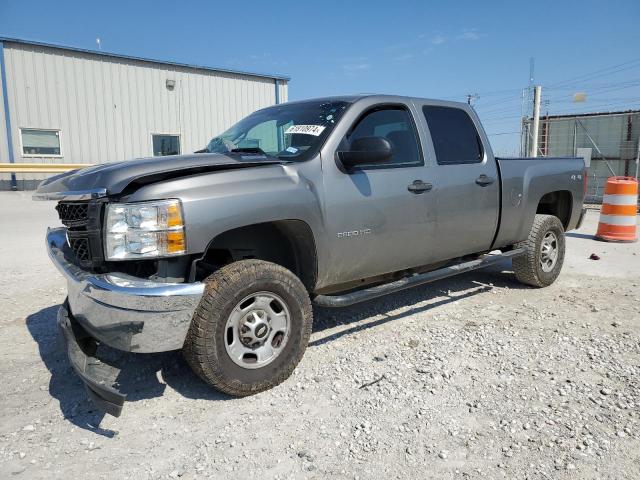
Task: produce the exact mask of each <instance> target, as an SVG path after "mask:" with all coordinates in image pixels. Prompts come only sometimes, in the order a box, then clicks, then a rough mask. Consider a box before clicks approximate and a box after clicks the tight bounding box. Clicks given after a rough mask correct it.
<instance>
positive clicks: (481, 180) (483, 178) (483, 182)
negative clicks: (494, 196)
mask: <svg viewBox="0 0 640 480" xmlns="http://www.w3.org/2000/svg"><path fill="white" fill-rule="evenodd" d="M495 181H496V179H495V178H493V177H489V176H487V175H485V174H484V173H483V174H482V175H480V176H479V177H478V178H476V183H477V184H478V185H480V186H481V187H486V186H487V185H491V184H492V183H493V182H495Z"/></svg>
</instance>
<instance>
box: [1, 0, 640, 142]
mask: <svg viewBox="0 0 640 480" xmlns="http://www.w3.org/2000/svg"><path fill="white" fill-rule="evenodd" d="M0 35H3V36H10V37H19V38H26V39H31V40H40V41H44V42H50V43H58V44H63V45H70V46H76V47H83V48H89V49H92V48H96V42H95V39H96V37H100V39H101V41H102V49H103V50H105V51H110V52H115V53H122V54H129V55H135V56H142V57H151V58H158V59H165V60H174V61H180V62H185V63H197V64H203V65H211V66H219V67H226V68H233V69H241V70H250V71H258V72H269V73H281V74H287V75H289V76H291V77H292V81H291V83H290V86H289V98H290V99H291V100H295V99H302V98H308V97H317V96H323V95H331V94H343V93H357V92H380V93H394V94H402V95H415V96H422V97H431V98H446V99H456V100H461V101H464V100H465V99H466V95H467V94H469V93H477V94H478V95H479V99H478V100H476V102H475V106H476V109H477V110H478V112H479V114H480V116H481V118H482V119H483V122H484V123H485V126H486V129H487V131H488V133H490V134H491V140H492V144H493V145H494V149H495V150H496V151H497V153H500V154H512V153H517V149H518V147H517V145H518V134H517V133H513V132H517V131H518V130H519V117H520V113H521V109H522V98H521V97H522V89H523V88H526V87H527V85H528V82H529V58H530V57H534V58H535V80H536V83H539V84H541V85H542V86H543V98H544V99H545V100H546V101H548V103H547V102H545V105H544V106H543V113H545V112H546V111H549V113H552V114H553V113H569V112H578V111H609V110H621V109H627V108H638V107H640V1H638V0H628V1H615V0H610V1H590V0H586V1H580V2H578V1H561V0H556V1H537V2H536V1H528V2H518V1H514V0H511V1H495V2H488V1H477V0H476V1H458V2H453V1H452V2H445V1H433V2H426V1H422V2H421V1H403V0H396V1H394V2H390V1H386V2H380V1H377V0H370V1H362V2H348V1H345V0H343V1H341V2H333V1H320V2H273V1H271V2H252V1H245V2H239V1H226V2H204V1H201V2H195V1H182V2H178V1H173V2H169V1H164V0H157V1H153V2H151V1H131V0H130V1H128V2H120V1H116V0H112V1H102V2H94V1H89V0H84V1H79V0H73V1H51V0H48V1H34V0H0ZM609 67H611V68H609ZM576 92H585V93H586V94H587V100H586V102H583V103H574V102H573V101H572V96H573V94H574V93H576ZM527 109H528V107H527ZM214 133H215V132H214Z"/></svg>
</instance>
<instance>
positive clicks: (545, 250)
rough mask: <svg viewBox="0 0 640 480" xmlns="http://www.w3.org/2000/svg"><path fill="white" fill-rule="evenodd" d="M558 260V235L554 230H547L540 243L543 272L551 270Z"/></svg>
mask: <svg viewBox="0 0 640 480" xmlns="http://www.w3.org/2000/svg"><path fill="white" fill-rule="evenodd" d="M557 261H558V237H557V236H556V234H555V233H553V232H547V233H546V234H545V236H544V238H543V239H542V244H541V245H540V268H542V271H543V272H550V271H551V270H553V267H555V266H556V262H557Z"/></svg>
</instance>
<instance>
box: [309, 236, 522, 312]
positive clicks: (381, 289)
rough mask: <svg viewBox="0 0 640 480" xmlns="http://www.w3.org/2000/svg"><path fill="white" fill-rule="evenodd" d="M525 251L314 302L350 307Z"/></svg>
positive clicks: (510, 252) (323, 305)
mask: <svg viewBox="0 0 640 480" xmlns="http://www.w3.org/2000/svg"><path fill="white" fill-rule="evenodd" d="M524 252H525V249H524V248H516V249H513V250H509V251H508V252H504V253H499V254H495V255H485V256H484V257H482V258H478V259H475V260H471V261H469V262H463V263H458V264H457V265H451V266H448V267H444V268H439V269H438V270H433V271H431V272H426V273H417V274H415V275H412V276H410V277H405V278H402V279H400V280H396V281H394V282H390V283H385V284H382V285H376V286H375V287H370V288H364V289H362V290H356V291H355V292H351V293H345V294H344V295H318V296H317V297H315V298H314V300H313V303H314V304H316V305H319V306H321V307H348V306H349V305H353V304H355V303H360V302H364V301H366V300H371V299H372V298H378V297H382V296H383V295H387V294H389V293H395V292H399V291H401V290H406V289H407V288H412V287H416V286H418V285H424V284H425V283H431V282H435V281H437V280H442V279H443V278H448V277H453V276H454V275H458V274H460V273H465V272H470V271H471V270H477V269H479V268H484V267H488V266H489V265H493V264H496V263H498V262H500V261H502V260H504V259H505V258H512V257H515V256H518V255H521V254H523V253H524Z"/></svg>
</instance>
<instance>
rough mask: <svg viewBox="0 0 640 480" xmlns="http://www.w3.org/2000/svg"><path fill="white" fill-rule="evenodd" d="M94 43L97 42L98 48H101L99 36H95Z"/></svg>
mask: <svg viewBox="0 0 640 480" xmlns="http://www.w3.org/2000/svg"><path fill="white" fill-rule="evenodd" d="M96 43H97V44H98V50H102V45H101V44H100V37H96Z"/></svg>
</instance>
